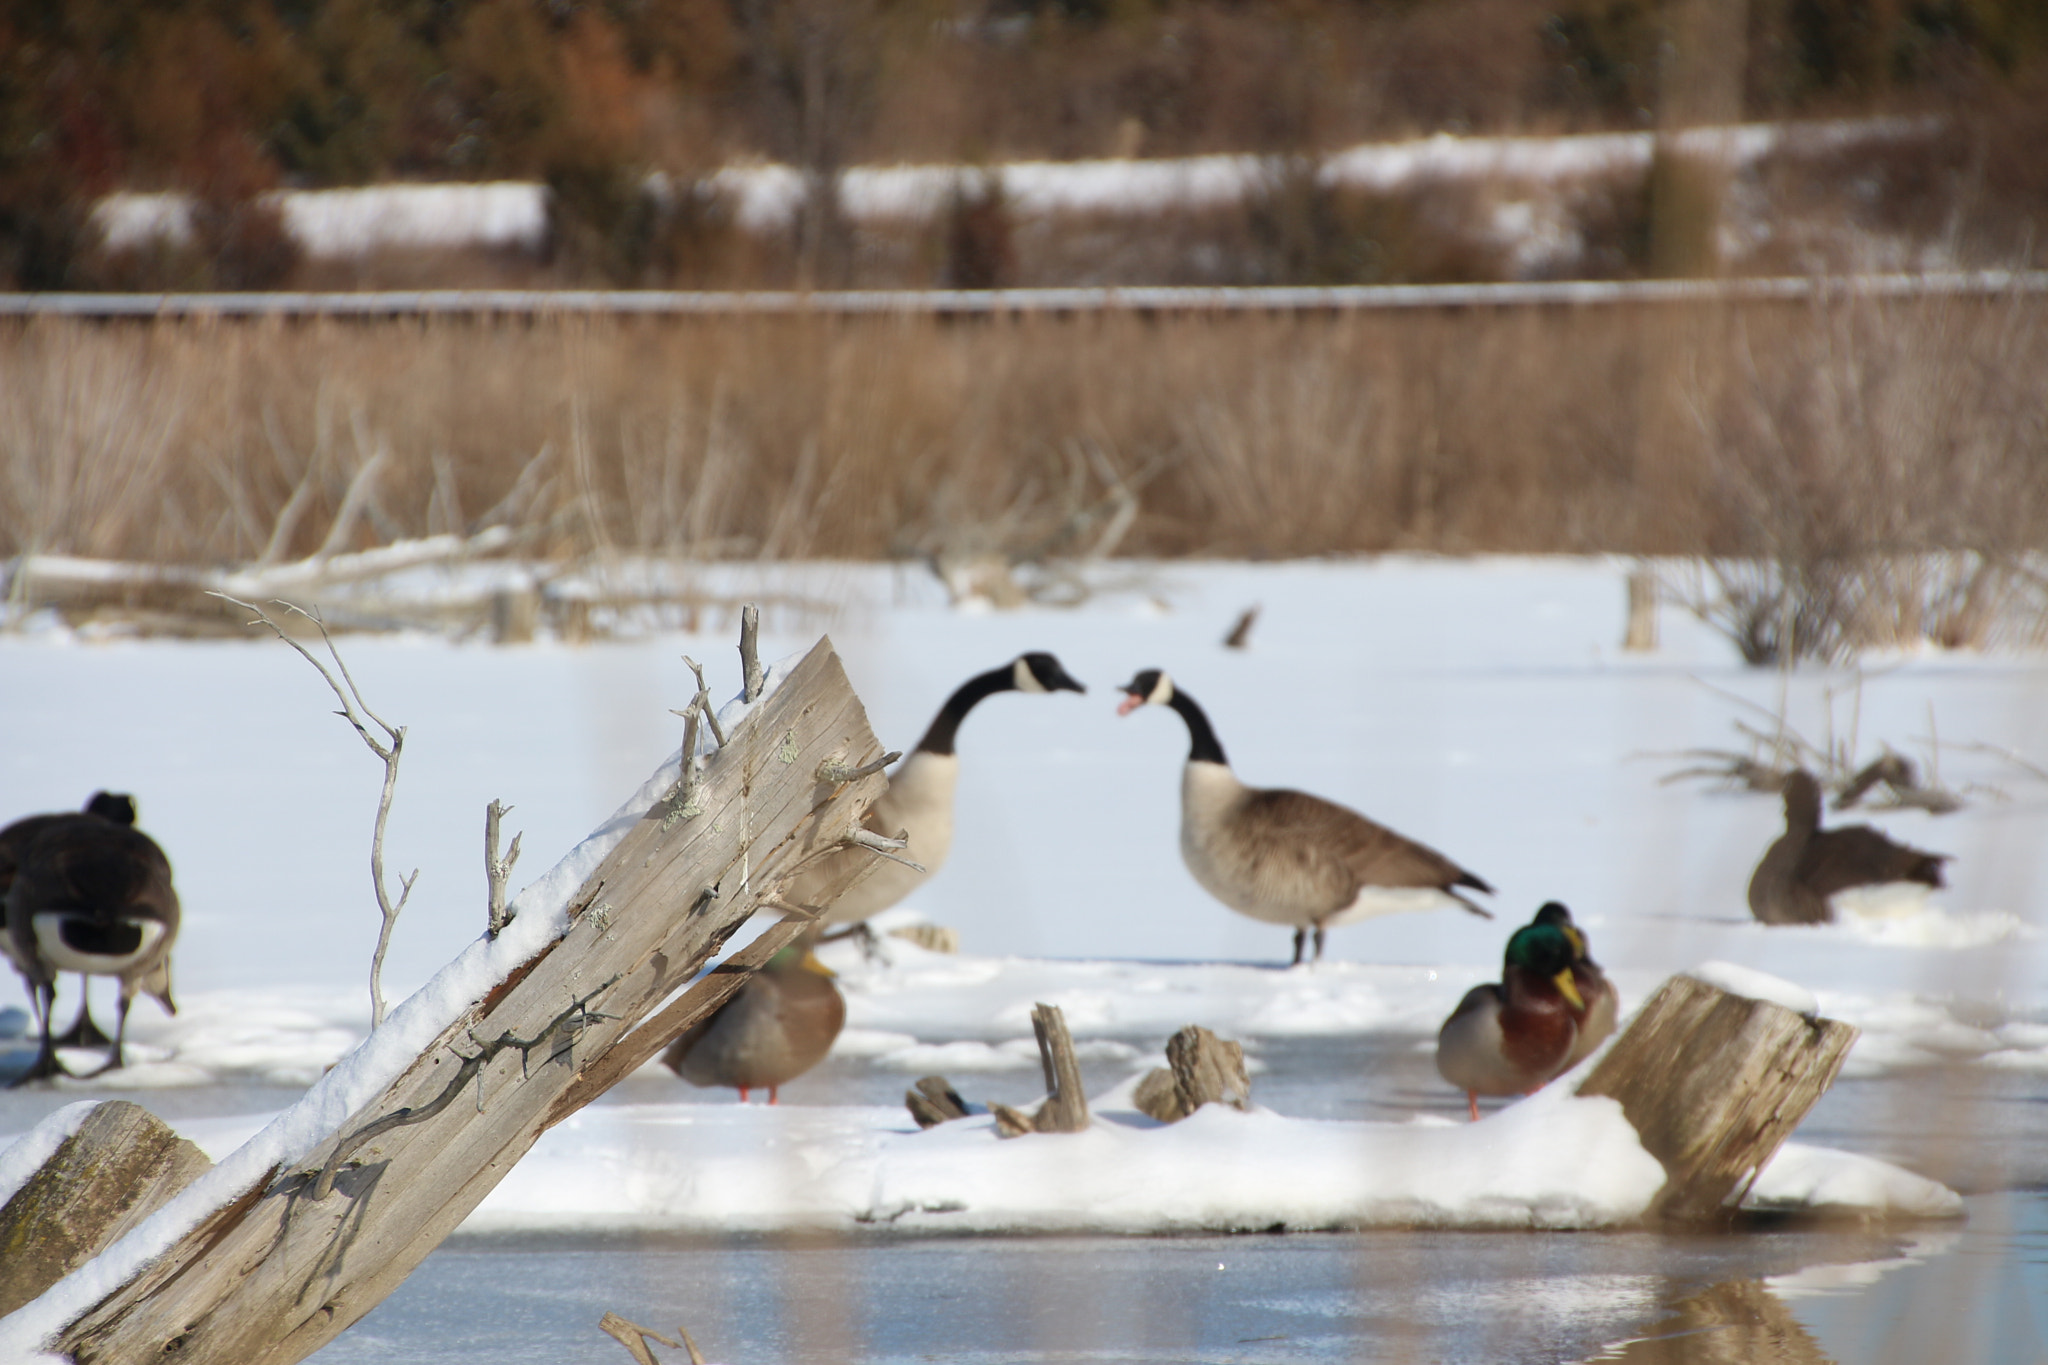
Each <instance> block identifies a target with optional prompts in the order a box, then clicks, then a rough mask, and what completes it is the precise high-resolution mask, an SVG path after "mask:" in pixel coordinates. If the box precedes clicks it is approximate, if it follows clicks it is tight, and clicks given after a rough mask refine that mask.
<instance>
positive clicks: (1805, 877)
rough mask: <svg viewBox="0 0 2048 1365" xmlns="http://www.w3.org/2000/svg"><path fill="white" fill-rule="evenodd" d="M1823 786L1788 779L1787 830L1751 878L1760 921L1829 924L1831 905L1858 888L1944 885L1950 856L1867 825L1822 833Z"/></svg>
mask: <svg viewBox="0 0 2048 1365" xmlns="http://www.w3.org/2000/svg"><path fill="white" fill-rule="evenodd" d="M1820 817H1821V790H1820V783H1819V782H1818V781H1817V780H1815V778H1814V776H1813V774H1812V773H1809V772H1807V771H1806V770H1805V769H1803V768H1802V769H1798V770H1796V771H1794V772H1793V773H1792V775H1791V776H1790V777H1788V778H1786V779H1785V832H1784V833H1783V834H1781V835H1779V836H1778V837H1777V838H1776V839H1775V840H1773V841H1772V843H1771V846H1770V847H1769V848H1767V849H1765V850H1764V856H1763V858H1762V859H1761V860H1760V861H1759V862H1758V863H1757V865H1756V871H1755V872H1754V873H1752V874H1751V875H1750V879H1749V909H1750V913H1751V914H1753V915H1755V916H1756V917H1757V919H1759V920H1761V921H1762V922H1763V923H1765V924H1827V923H1830V922H1832V921H1833V919H1834V917H1835V912H1834V907H1833V906H1832V905H1830V904H1829V900H1830V898H1831V897H1833V896H1834V895H1835V894H1836V893H1838V892H1842V891H1848V890H1852V889H1854V888H1856V887H1860V886H1883V885H1886V884H1889V883H1895V882H1917V883H1919V884H1921V885H1923V886H1930V887H1933V886H1941V885H1943V884H1944V883H1943V877H1942V864H1943V863H1945V862H1947V861H1948V855H1946V854H1942V853H1927V852H1924V851H1923V850H1921V849H1917V848H1912V847H1909V846H1907V845H1905V844H1900V843H1895V842H1893V841H1892V840H1891V839H1889V838H1887V837H1886V836H1885V835H1883V834H1881V833H1879V832H1878V831H1877V830H1874V829H1872V828H1871V827H1870V826H1868V825H1843V826H1840V827H1838V828H1835V829H1822V828H1821V824H1820Z"/></svg>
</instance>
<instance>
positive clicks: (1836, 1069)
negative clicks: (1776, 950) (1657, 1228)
mask: <svg viewBox="0 0 2048 1365" xmlns="http://www.w3.org/2000/svg"><path fill="white" fill-rule="evenodd" d="M1856 1034H1857V1030H1856V1029H1855V1028H1854V1027H1852V1026H1851V1025H1848V1024H1844V1023H1839V1022H1837V1021H1835V1020H1832V1019H1821V1018H1817V1017H1816V1018H1808V1017H1807V1016H1805V1015H1802V1014H1799V1013H1798V1012H1796V1011H1794V1010H1790V1009H1787V1008H1786V1007H1785V1006H1783V1005H1778V1004H1773V1003H1772V1002H1770V1001H1768V1000H1753V999H1751V998H1749V997H1747V996H1741V995H1732V994H1730V993H1728V992H1727V991H1724V990H1722V989H1720V988H1719V987H1718V986H1711V985H1708V984H1707V983H1706V982H1704V981H1700V980H1698V979H1697V978H1694V977H1690V976H1674V977H1672V978H1671V979H1670V980H1668V981H1666V982H1665V983H1664V984H1663V985H1662V986H1660V987H1658V988H1657V992H1656V994H1654V995H1652V996H1651V997H1650V998H1649V1000H1648V1001H1647V1002H1646V1003H1645V1004H1644V1005H1643V1007H1642V1009H1640V1010H1639V1011H1637V1013H1636V1016H1635V1018H1634V1019H1633V1020H1631V1021H1630V1023H1629V1025H1628V1027H1627V1028H1626V1029H1625V1030H1623V1032H1622V1034H1621V1036H1620V1037H1619V1038H1617V1039H1615V1040H1614V1042H1613V1043H1612V1044H1611V1045H1610V1046H1609V1048H1608V1051H1607V1054H1606V1055H1605V1056H1604V1057H1602V1058H1601V1059H1600V1061H1599V1062H1598V1064H1596V1065H1595V1067H1594V1068H1593V1072H1592V1074H1591V1075H1589V1076H1587V1077H1586V1079H1585V1080H1584V1081H1582V1082H1580V1084H1579V1090H1578V1093H1579V1094H1581V1095H1610V1096H1612V1097H1614V1098H1615V1099H1617V1100H1619V1101H1621V1110H1622V1113H1623V1114H1624V1115H1626V1116H1627V1118H1628V1121H1629V1123H1630V1124H1632V1125H1633V1126H1634V1127H1635V1130H1636V1135H1637V1137H1638V1138H1639V1139H1640V1140H1641V1142H1642V1144H1643V1149H1644V1150H1645V1151H1647V1152H1649V1154H1650V1155H1651V1156H1654V1157H1656V1158H1657V1160H1658V1161H1660V1162H1662V1163H1663V1165H1664V1175H1665V1180H1664V1188H1663V1189H1662V1190H1660V1191H1659V1192H1658V1194H1657V1197H1656V1198H1655V1199H1654V1200H1653V1201H1652V1202H1651V1205H1650V1210H1649V1214H1648V1216H1649V1217H1650V1218H1652V1219H1658V1220H1669V1221H1677V1222H1685V1223H1708V1222H1717V1221H1722V1220H1725V1219H1727V1218H1730V1217H1732V1216H1733V1214H1734V1211H1735V1207H1736V1206H1737V1205H1738V1204H1739V1203H1740V1202H1741V1198H1742V1195H1743V1194H1745V1193H1746V1192H1747V1191H1748V1188H1749V1186H1750V1184H1752V1183H1753V1182H1754V1180H1755V1178H1756V1174H1757V1172H1758V1171H1761V1170H1762V1169H1763V1168H1764V1166H1765V1164H1766V1163H1768V1162H1769V1161H1770V1159H1771V1157H1772V1156H1773V1155H1774V1154H1775V1153H1776V1152H1777V1150H1778V1148H1779V1146H1780V1145H1781V1144H1782V1143H1783V1142H1784V1141H1785V1138H1786V1137H1787V1136H1788V1135H1789V1134H1790V1133H1791V1132H1792V1130H1793V1129H1794V1128H1796V1127H1798V1126H1799V1121H1800V1120H1801V1119H1802V1118H1804V1117H1806V1112H1807V1110H1809V1109H1811V1108H1812V1107H1813V1104H1814V1101H1816V1100H1818V1099H1819V1098H1820V1097H1821V1095H1822V1094H1824V1093H1825V1092H1826V1091H1827V1088H1828V1087H1829V1086H1831V1085H1833V1084H1834V1081H1835V1077H1836V1076H1837V1075H1838V1074H1840V1072H1841V1069H1842V1063H1843V1062H1844V1061H1846V1060H1847V1058H1848V1055H1849V1047H1850V1045H1851V1044H1852V1043H1854V1042H1855V1041H1856Z"/></svg>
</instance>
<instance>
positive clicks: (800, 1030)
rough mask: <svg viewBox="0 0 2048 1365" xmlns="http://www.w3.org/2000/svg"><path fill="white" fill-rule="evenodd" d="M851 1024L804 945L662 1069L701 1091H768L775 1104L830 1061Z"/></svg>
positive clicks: (766, 970) (695, 1029) (823, 969)
mask: <svg viewBox="0 0 2048 1365" xmlns="http://www.w3.org/2000/svg"><path fill="white" fill-rule="evenodd" d="M845 1023H846V1001H845V1000H844V998H842V997H841V996H840V994H839V988H838V987H837V986H835V985H833V984H832V971H831V969H830V968H829V967H827V966H826V965H825V964H824V963H822V962H820V961H818V959H817V958H815V957H813V956H812V955H811V953H810V950H809V949H808V948H806V947H804V946H802V945H801V944H794V945H791V946H790V947H788V948H784V949H783V950H782V951H781V952H779V953H777V954H776V955H775V956H774V957H773V958H771V959H769V962H768V965H767V966H765V967H763V968H762V969H761V970H760V971H758V972H755V973H754V974H753V975H752V976H751V977H749V978H748V979H747V984H746V985H744V986H742V987H740V989H739V992H738V993H737V994H736V995H734V996H733V998H732V999H730V1000H728V1001H726V1002H725V1003H724V1004H723V1005H721V1006H719V1007H718V1009H717V1010H716V1011H715V1012H714V1013H713V1014H712V1015H711V1016H710V1017H709V1018H708V1019H705V1020H703V1021H701V1022H699V1023H697V1024H695V1025H692V1026H691V1027H690V1028H689V1029H688V1030H687V1031H685V1032H684V1034H683V1036H682V1037H680V1038H678V1039H676V1040H675V1041H674V1042H673V1043H670V1044H669V1045H668V1051H666V1052H664V1053H663V1054H662V1056H661V1060H662V1064H663V1065H665V1066H667V1067H668V1069H669V1070H671V1071H673V1072H675V1073H676V1075H678V1076H680V1077H682V1078H683V1079H684V1080H686V1081H688V1082H689V1083H690V1084H691V1085H696V1086H705V1087H711V1086H731V1087H733V1088H734V1089H736V1090H738V1091H739V1092H740V1100H741V1102H742V1103H744V1102H745V1101H746V1098H747V1092H748V1091H750V1090H759V1089H761V1088H763V1087H765V1088H766V1089H767V1091H768V1103H770V1104H774V1103H775V1102H776V1099H777V1092H778V1091H779V1090H780V1089H781V1087H782V1085H783V1084H784V1083H785V1082H787V1081H790V1080H794V1079H795V1078H796V1077H798V1076H801V1075H803V1073H804V1072H806V1071H809V1070H810V1069H811V1068H812V1067H814V1066H816V1065H817V1064H818V1063H819V1062H821V1061H823V1060H824V1059H825V1054H826V1053H827V1052H830V1051H831V1050H832V1040H833V1039H835V1038H837V1037H838V1036H839V1030H840V1029H841V1028H842V1027H844V1025H845Z"/></svg>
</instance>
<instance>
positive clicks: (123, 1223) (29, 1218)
mask: <svg viewBox="0 0 2048 1365" xmlns="http://www.w3.org/2000/svg"><path fill="white" fill-rule="evenodd" d="M53 1117H55V1116H53ZM210 1165H212V1163H211V1162H209V1161H208V1160H207V1159H206V1154H205V1153H204V1152H201V1151H200V1150H199V1149H198V1148H197V1147H195V1146H193V1145H192V1144H191V1143H190V1142H187V1141H186V1140H185V1139H184V1138H181V1137H179V1136H178V1135H177V1134H176V1133H174V1132H172V1131H171V1130H170V1128H168V1127H167V1126H166V1125H165V1124H164V1121H163V1120H162V1119H160V1118H158V1117H157V1116H156V1115H154V1114H152V1113H150V1112H149V1111H148V1110H147V1109H144V1108H142V1107H141V1106H140V1105H134V1104H130V1103H129V1102H128V1101H126V1100H105V1101H102V1102H101V1103H99V1104H97V1105H94V1106H93V1108H92V1112H91V1113H89V1114H87V1115H86V1116H85V1120H84V1122H82V1123H80V1124H79V1125H78V1129H77V1131H76V1132H74V1133H72V1134H71V1136H70V1137H67V1138H65V1139H64V1141H63V1142H62V1143H60V1144H59V1145H58V1147H57V1150H56V1151H55V1152H52V1153H51V1154H50V1158H49V1160H47V1161H45V1162H43V1164H42V1165H41V1166H40V1167H38V1168H37V1170H36V1172H35V1174H34V1175H31V1176H30V1177H29V1178H28V1180H27V1181H26V1182H25V1183H24V1184H23V1185H22V1187H21V1188H20V1189H18V1190H16V1191H15V1192H14V1197H13V1198H11V1199H9V1200H8V1201H7V1203H6V1205H5V1206H4V1207H0V1315H5V1314H8V1313H12V1312H13V1311H14V1310H15V1309H17V1308H19V1307H21V1306H22V1305H23V1304H25V1303H27V1302H28V1301H29V1300H30V1299H33V1298H35V1297H36V1296H38V1295H39V1294H41V1293H42V1292H43V1291H44V1290H45V1289H48V1288H49V1287H50V1286H51V1285H53V1284H55V1283H57V1281H59V1280H61V1279H63V1278H64V1277H65V1276H66V1275H68V1274H70V1273H71V1272H72V1271H73V1270H76V1269H77V1268H78V1267H79V1266H81V1265H83V1264H85V1262H87V1261H89V1260H91V1259H92V1258H93V1257H94V1256H97V1255H99V1253H100V1252H101V1251H103V1250H105V1249H106V1248H107V1247H109V1246H111V1245H112V1244H113V1243H114V1242H115V1240H116V1239H118V1238H119V1237H121V1235H122V1234H124V1233H126V1232H127V1231H128V1229H130V1228H132V1227H134V1226H135V1225H136V1224H137V1223H139V1222H141V1221H142V1220H143V1219H144V1218H147V1217H148V1216H149V1215H150V1214H152V1213H155V1212H156V1211H157V1210H158V1209H160V1208H162V1207H163V1206H164V1205H165V1204H166V1203H168V1202H169V1201H170V1198H171V1196H172V1195H174V1194H176V1193H177V1192H178V1191H179V1190H182V1189H184V1188H185V1186H186V1185H188V1184H190V1183H191V1182H192V1181H193V1180H194V1179H195V1178H196V1177H197V1176H198V1175H199V1173H200V1172H202V1171H204V1170H206V1169H207V1167H209V1166H210Z"/></svg>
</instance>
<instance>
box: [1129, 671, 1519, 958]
mask: <svg viewBox="0 0 2048 1365" xmlns="http://www.w3.org/2000/svg"><path fill="white" fill-rule="evenodd" d="M1123 692H1124V699H1123V702H1122V703H1121V704H1120V705H1119V706H1118V707H1117V714H1118V715H1120V716H1127V715H1129V714H1130V713H1131V712H1133V711H1135V710H1137V709H1138V708H1139V707H1141V706H1148V705H1149V706H1165V707H1169V708H1171V709H1172V710H1173V711H1174V712H1175V713H1176V714H1178V715H1179V716H1180V718H1181V719H1182V720H1183V721H1185V722H1186V723H1187V727H1188V739H1189V749H1188V761H1187V767H1186V768H1185V769H1184V770H1183V771H1182V774H1181V785H1180V854H1181V858H1182V860H1183V861H1184V862H1186V863H1187V865H1188V871H1189V872H1191V873H1193V874H1194V878H1195V880H1196V881H1197V882H1199V883H1201V886H1202V889H1203V890H1204V891H1207V892H1208V893H1209V894H1210V895H1212V896H1214V897H1215V898H1216V899H1217V900H1220V901H1222V902H1223V903H1224V904H1225V905H1227V906H1229V907H1230V908H1231V909H1232V910H1235V911H1237V912H1238V913H1239V914H1240V915H1249V916H1250V917H1251V918H1253V919H1256V920H1263V921H1264V922H1266V923H1268V924H1289V925H1293V926H1294V963H1295V965H1299V964H1300V962H1301V960H1302V955H1303V951H1304V949H1305V947H1306V946H1307V942H1308V939H1309V936H1310V934H1311V933H1313V934H1314V942H1315V960H1316V961H1321V960H1322V956H1323V932H1324V930H1326V929H1328V928H1329V927H1330V926H1331V925H1335V924H1350V923H1352V922H1354V921H1356V920H1361V919H1367V918H1370V917H1371V916H1374V915H1388V914H1394V913H1397V912H1399V911H1403V910H1434V909H1440V908H1443V907H1447V906H1452V905H1455V906H1457V907H1458V908H1459V909H1461V910H1469V911H1471V912H1472V913H1473V914H1475V915H1479V916H1482V917H1483V918H1486V919H1491V918H1493V915H1492V912H1490V911H1488V910H1485V909H1483V908H1481V907H1480V906H1478V905H1475V904H1474V903H1473V902H1471V901H1469V900H1467V899H1466V898H1465V897H1464V896H1461V895H1459V894H1458V888H1459V887H1469V888H1471V889H1472V890H1475V891H1485V892H1488V893H1491V892H1492V890H1493V888H1492V887H1490V886H1488V885H1487V884H1486V883H1485V882H1483V881H1481V880H1480V879H1479V878H1478V877H1476V876H1474V875H1473V874H1472V873H1470V872H1467V871H1466V870H1465V869H1464V868H1462V867H1460V866H1458V865H1457V864H1456V863H1454V862H1452V861H1451V860H1450V859H1449V858H1446V857H1445V856H1444V855H1443V854H1441V853H1438V852H1437V851H1436V850H1435V849H1433V848H1429V847H1427V846H1425V845H1423V844H1418V843H1416V842H1415V841H1414V840H1413V839H1406V838H1403V837H1402V836H1400V835H1398V834H1396V833H1394V832H1393V831H1392V830H1390V829H1387V828H1386V827H1385V826H1383V825H1377V824H1374V823H1373V822H1372V821H1370V820H1368V819H1366V818H1365V817H1364V816H1363V815H1360V814H1359V813H1358V812H1357V811H1354V810H1351V809H1349V808H1347V807H1345V806H1340V805H1338V804H1337V803H1336V802H1334V801H1325V800H1324V799H1323V798H1322V797H1320V796H1310V795H1309V794H1308V793H1307V792H1298V791H1289V790H1287V789H1285V788H1279V787H1248V786H1246V785H1245V784H1244V783H1242V782H1240V781H1239V780H1238V779H1237V774H1235V773H1233V772H1232V771H1231V770H1230V760H1229V759H1227V758H1225V757H1224V756H1223V745H1222V743H1221V742H1220V741H1218V740H1217V738H1216V731H1215V729H1214V728H1213V727H1212V726H1211V725H1210V724H1209V717H1208V716H1207V715H1206V714H1204V712H1203V711H1202V708H1201V707H1200V706H1198V705H1196V704H1195V699H1194V698H1193V697H1191V696H1189V695H1188V694H1187V693H1186V692H1185V691H1183V690H1181V689H1180V688H1179V687H1177V686H1175V684H1174V681H1173V679H1172V678H1170V677H1168V676H1167V675H1166V674H1165V673H1164V672H1162V671H1160V670H1159V669H1156V668H1148V669H1145V670H1143V671H1142V672H1140V673H1139V674H1138V675H1137V676H1136V677H1134V678H1132V679H1131V680H1130V681H1129V682H1127V683H1125V684H1124V685H1123Z"/></svg>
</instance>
